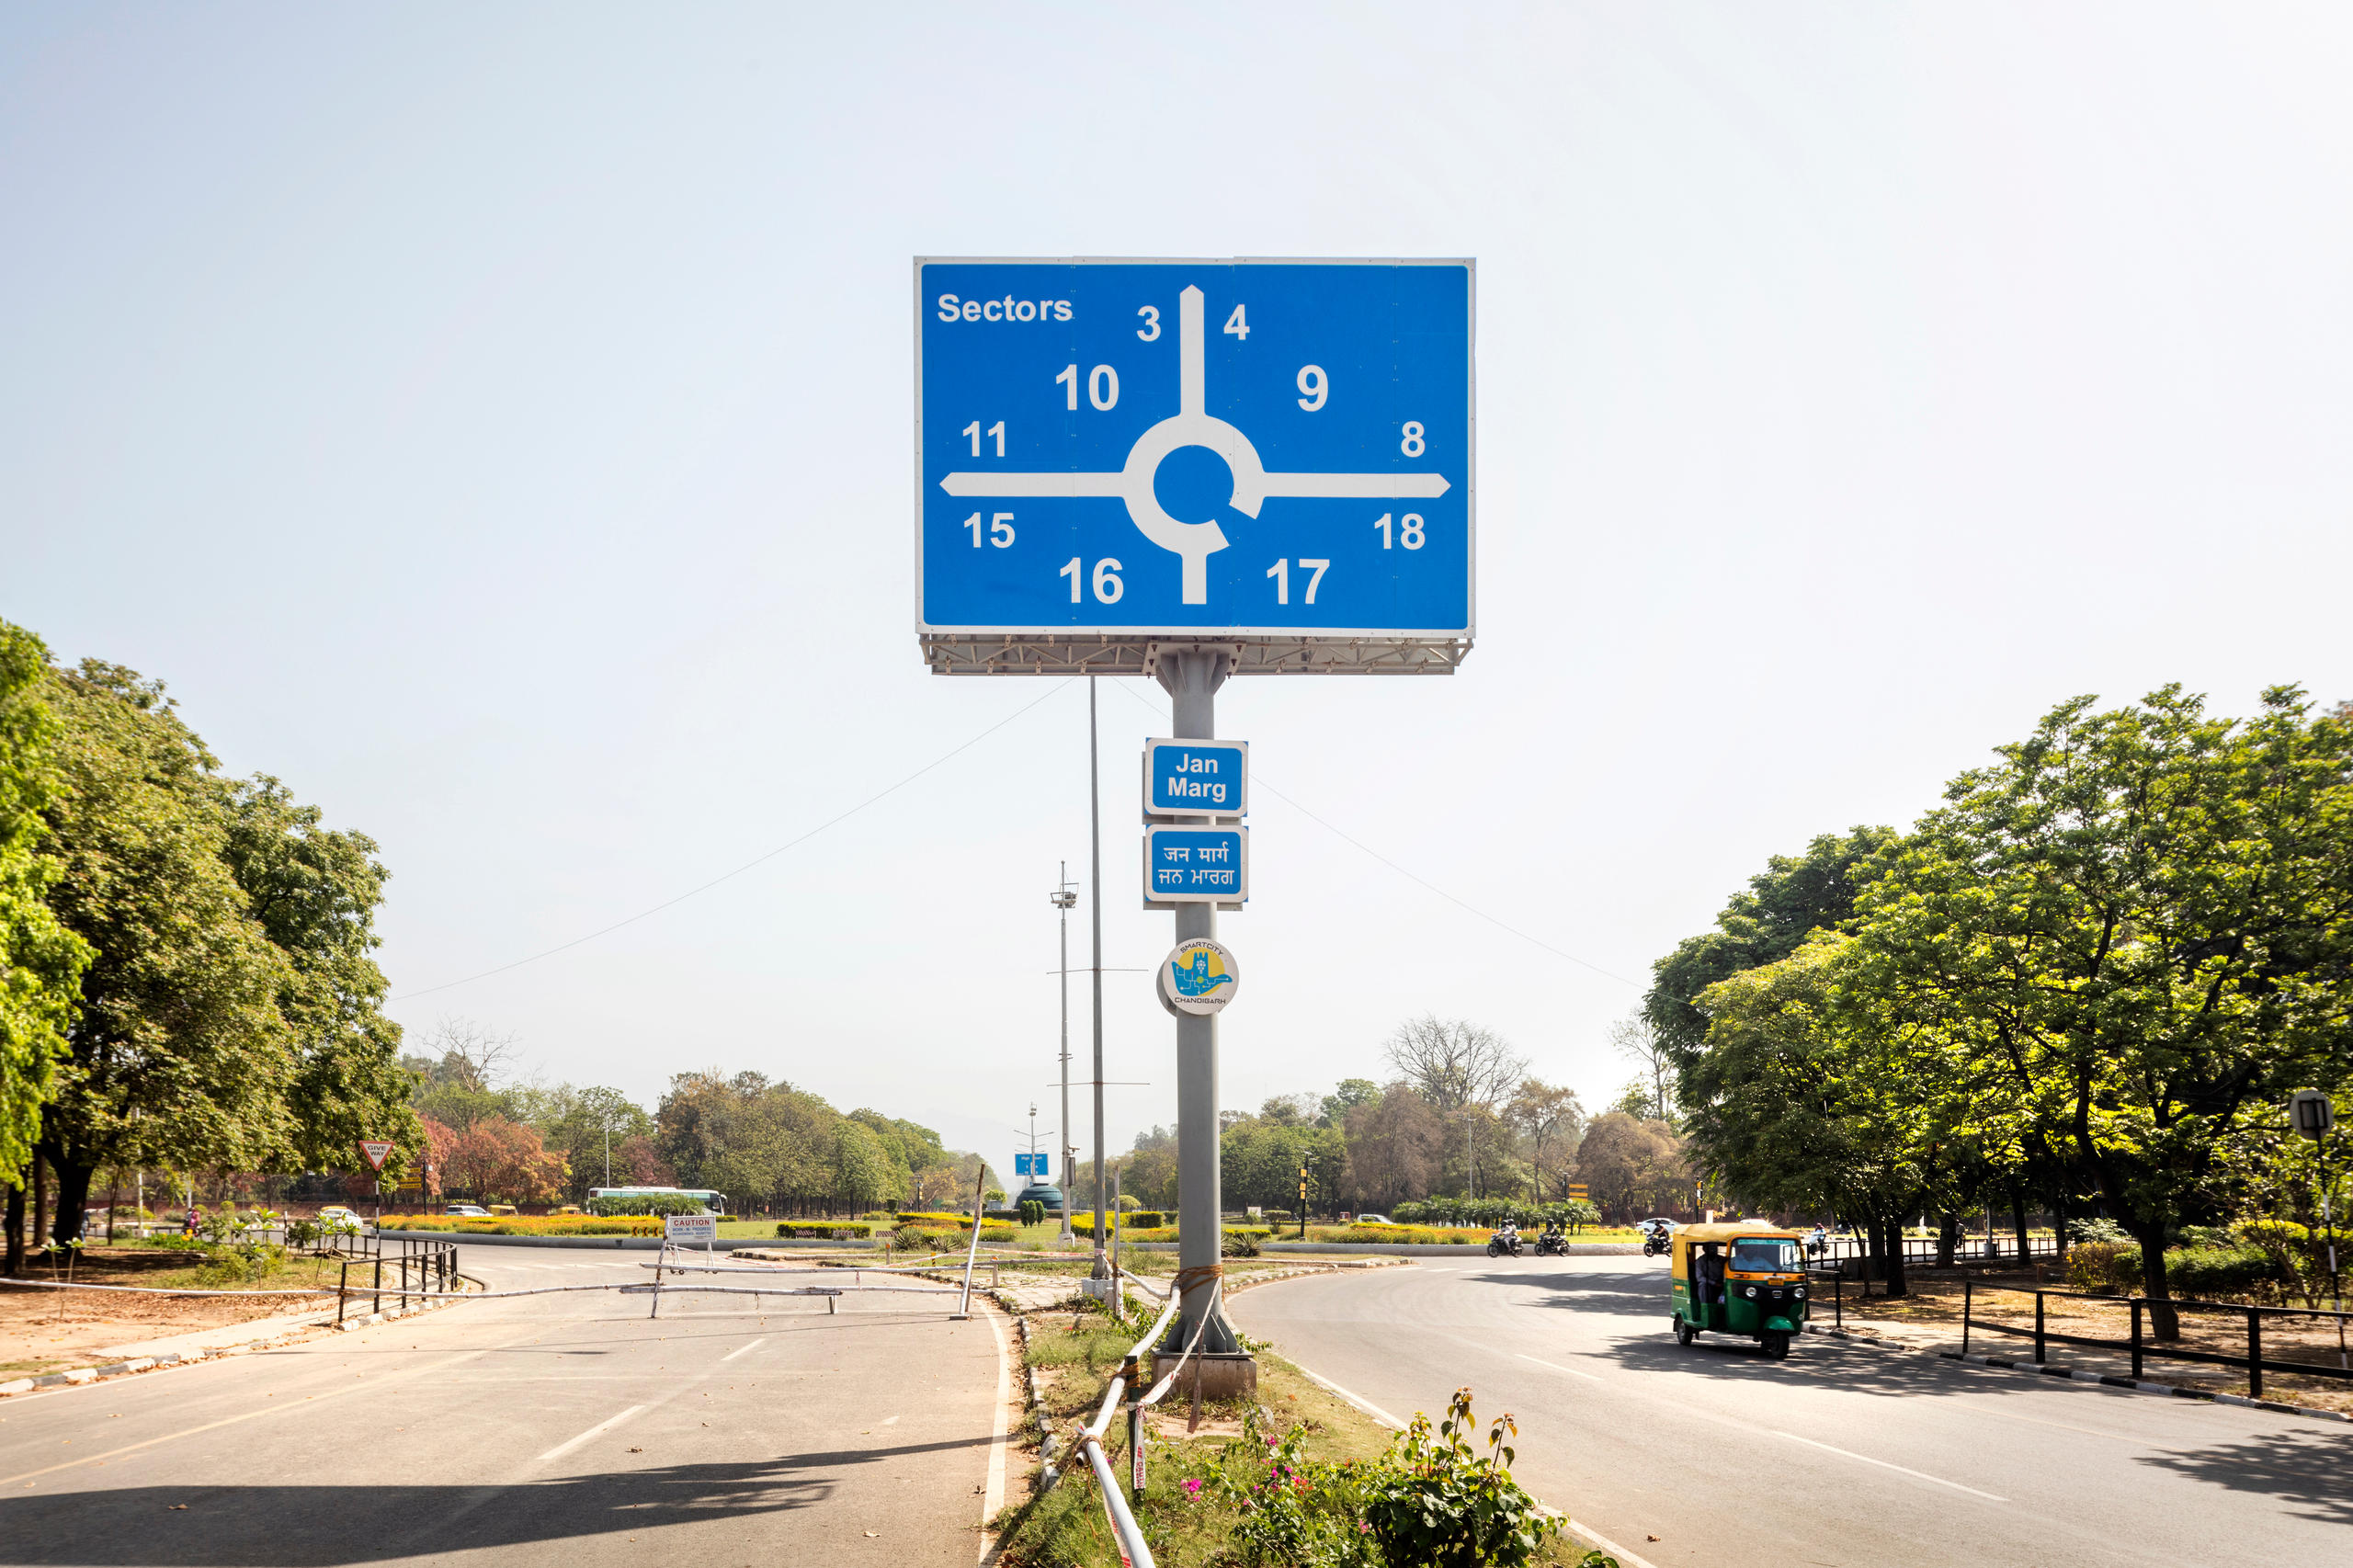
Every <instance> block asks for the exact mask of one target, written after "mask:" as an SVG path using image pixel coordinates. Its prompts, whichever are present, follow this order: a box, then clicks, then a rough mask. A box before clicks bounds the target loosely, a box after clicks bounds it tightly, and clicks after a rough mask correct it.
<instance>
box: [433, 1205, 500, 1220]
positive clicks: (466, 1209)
mask: <svg viewBox="0 0 2353 1568" xmlns="http://www.w3.org/2000/svg"><path fill="white" fill-rule="evenodd" d="M441 1212H442V1213H444V1214H454V1215H456V1216H457V1217H458V1218H459V1219H460V1220H487V1219H489V1218H490V1210H487V1209H485V1208H483V1206H482V1205H481V1204H479V1203H452V1204H450V1205H449V1207H448V1208H447V1209H444V1210H441Z"/></svg>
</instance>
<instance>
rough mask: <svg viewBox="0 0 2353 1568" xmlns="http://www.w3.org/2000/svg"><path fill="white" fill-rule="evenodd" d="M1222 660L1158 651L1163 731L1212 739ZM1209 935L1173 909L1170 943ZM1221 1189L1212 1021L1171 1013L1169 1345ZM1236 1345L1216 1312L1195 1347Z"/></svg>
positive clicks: (1199, 1283)
mask: <svg viewBox="0 0 2353 1568" xmlns="http://www.w3.org/2000/svg"><path fill="white" fill-rule="evenodd" d="M1227 666H1228V658H1227V655H1226V654H1224V653H1206V652H1196V653H1165V654H1163V655H1162V656H1161V658H1160V661H1159V665H1158V675H1159V679H1160V684H1161V685H1162V686H1164V687H1167V688H1168V695H1169V699H1170V707H1171V709H1172V710H1173V711H1172V715H1171V717H1172V721H1173V722H1172V723H1171V724H1170V727H1169V732H1168V733H1170V734H1171V735H1172V736H1174V737H1175V738H1176V739H1178V740H1187V741H1206V740H1212V739H1215V738H1216V735H1217V700H1216V699H1217V688H1218V687H1220V686H1222V685H1223V684H1224V683H1225V676H1226V670H1227ZM1216 935H1217V909H1216V906H1215V905H1213V904H1207V903H1180V904H1178V905H1177V906H1176V939H1177V940H1178V941H1180V942H1183V941H1187V940H1189V939H1191V938H1192V937H1205V938H1213V937H1216ZM1222 1206H1223V1192H1222V1188H1221V1187H1220V1182H1219V1171H1218V1125H1217V1018H1216V1017H1215V1016H1214V1015H1212V1016H1211V1017H1195V1016H1194V1015H1192V1014H1190V1013H1179V1014H1178V1015H1177V1016H1176V1261H1177V1265H1178V1267H1180V1268H1181V1269H1185V1270H1188V1271H1198V1272H1192V1273H1190V1274H1189V1278H1190V1279H1191V1280H1192V1288H1191V1289H1190V1290H1187V1291H1186V1292H1185V1293H1184V1311H1183V1312H1182V1314H1181V1316H1180V1318H1179V1320H1178V1322H1177V1323H1176V1325H1175V1332H1176V1339H1175V1343H1176V1344H1177V1345H1180V1346H1181V1345H1183V1344H1185V1343H1186V1342H1188V1341H1189V1340H1190V1339H1191V1338H1192V1337H1193V1330H1194V1326H1195V1325H1196V1324H1199V1322H1200V1321H1201V1316H1202V1314H1203V1313H1204V1312H1206V1311H1208V1309H1209V1306H1210V1291H1211V1288H1212V1284H1213V1281H1214V1279H1215V1278H1216V1276H1215V1274H1214V1273H1213V1272H1212V1270H1213V1269H1214V1268H1215V1267H1216V1266H1217V1265H1218V1263H1219V1262H1220V1260H1221V1256H1222V1244H1223V1242H1224V1231H1223V1227H1222V1221H1221V1219H1220V1210H1221V1209H1222ZM1240 1348H1241V1345H1240V1343H1239V1342H1238V1341H1237V1340H1236V1339H1235V1338H1234V1337H1233V1327H1232V1325H1230V1324H1227V1322H1226V1321H1225V1313H1224V1312H1222V1311H1220V1312H1216V1313H1215V1314H1214V1315H1213V1316H1212V1317H1211V1322H1210V1324H1209V1326H1208V1328H1207V1330H1206V1331H1204V1332H1203V1334H1202V1335H1201V1349H1202V1350H1203V1351H1205V1352H1207V1353H1208V1354H1210V1355H1221V1354H1231V1353H1233V1352H1234V1351H1237V1350H1239V1349H1240Z"/></svg>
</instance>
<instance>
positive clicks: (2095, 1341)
mask: <svg viewBox="0 0 2353 1568" xmlns="http://www.w3.org/2000/svg"><path fill="white" fill-rule="evenodd" d="M1988 1289H1989V1290H2004V1288H2003V1287H1989V1288H1988ZM2006 1293H2009V1294H2029V1293H2030V1294H2031V1295H2032V1296H2033V1297H2034V1326H2033V1327H2032V1328H2021V1327H2018V1325H2016V1324H2003V1323H1995V1322H1992V1321H1989V1320H1986V1319H1983V1318H1980V1317H1978V1316H1977V1301H1976V1295H1977V1285H1976V1281H1974V1280H1963V1281H1962V1282H1961V1354H1962V1355H1964V1356H1966V1355H1967V1354H1969V1339H1970V1335H1972V1333H1974V1334H2002V1335H2011V1336H2013V1337H2016V1338H2019V1339H2030V1340H2032V1341H2033V1342H2034V1359H2035V1362H2036V1364H2037V1365H2040V1364H2041V1363H2042V1362H2043V1361H2044V1360H2045V1359H2046V1357H2045V1354H2044V1353H2045V1351H2046V1350H2047V1349H2048V1348H2049V1346H2052V1345H2077V1346H2085V1347H2086V1348H2090V1349H2097V1350H2114V1351H2122V1352H2123V1353H2125V1354H2126V1355H2128V1356H2130V1357H2131V1361H2132V1377H2133V1379H2134V1381H2139V1379H2140V1377H2141V1372H2142V1365H2143V1362H2144V1361H2145V1360H2148V1359H2150V1358H2155V1359H2159V1360H2169V1361H2197V1362H2203V1363H2206V1364H2209V1365H2212V1366H2219V1367H2231V1368H2236V1369H2244V1370H2245V1373H2246V1381H2247V1392H2248V1393H2249V1394H2250V1395H2251V1396H2253V1397H2255V1398H2258V1399H2259V1398H2261V1397H2262V1395H2263V1374H2264V1373H2265V1372H2266V1371H2272V1372H2286V1373H2292V1374H2293V1375H2295V1376H2298V1377H2307V1378H2336V1379H2338V1380H2341V1381H2353V1356H2348V1354H2347V1347H2346V1333H2347V1325H2348V1324H2353V1312H2330V1311H2328V1310H2326V1309H2325V1308H2318V1307H2256V1306H2246V1305H2242V1304H2241V1303H2239V1302H2235V1301H2177V1300H2166V1301H2150V1300H2149V1299H2148V1298H2147V1297H2145V1296H2100V1295H2094V1294H2092V1293H2090V1292H2088V1291H2082V1290H2035V1291H2031V1292H2028V1291H2024V1290H2007V1291H2006ZM2045 1301H2097V1302H2101V1303H2103V1304H2105V1305H2108V1306H2111V1307H2116V1306H2121V1307H2124V1308H2127V1309H2128V1310H2129V1311H2130V1312H2131V1333H2130V1335H2129V1336H2128V1337H2126V1338H2123V1339H2107V1338H2101V1337H2097V1336H2095V1335H2082V1334H2071V1333H2065V1332H2063V1331H2061V1330H2059V1329H2055V1328H2052V1326H2050V1323H2049V1321H2048V1312H2047V1309H2046V1308H2045V1306H2044V1302H2045ZM2157 1306H2164V1307H2170V1308H2172V1309H2173V1310H2174V1311H2175V1312H2190V1313H2200V1312H2213V1313H2230V1312H2236V1313H2239V1314H2240V1315H2241V1316H2243V1317H2244V1318H2245V1334H2246V1349H2245V1353H2243V1354H2241V1353H2235V1352H2225V1351H2219V1350H2200V1349H2195V1348H2185V1347H2184V1346H2181V1345H2180V1344H2179V1343H2177V1342H2176V1341H2173V1340H2157V1339H2153V1338H2151V1337H2150V1336H2149V1335H2148V1333H2147V1332H2146V1329H2147V1320H2148V1316H2149V1312H2150V1310H2151V1308H2153V1307H2157ZM2290 1318H2301V1319H2304V1320H2306V1321H2311V1322H2318V1323H2320V1324H2324V1325H2325V1324H2335V1325H2336V1366H2333V1367H2332V1366H2329V1365H2328V1364H2327V1363H2326V1362H2325V1361H2302V1360H2287V1359H2283V1358H2279V1357H2278V1356H2274V1355H2269V1354H2267V1353H2266V1352H2265V1350H2264V1346H2263V1325H2264V1324H2265V1322H2266V1321H2267V1320H2269V1321H2271V1322H2275V1323H2276V1322H2279V1321H2281V1320H2284V1319H2290ZM2322 1354H2324V1355H2325V1354H2326V1352H2325V1350H2324V1351H2323V1352H2322Z"/></svg>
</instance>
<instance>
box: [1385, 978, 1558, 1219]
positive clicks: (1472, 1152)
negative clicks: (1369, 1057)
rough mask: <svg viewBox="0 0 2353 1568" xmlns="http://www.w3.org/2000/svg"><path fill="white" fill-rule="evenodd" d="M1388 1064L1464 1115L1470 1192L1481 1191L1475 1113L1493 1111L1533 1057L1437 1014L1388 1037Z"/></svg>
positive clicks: (1488, 1032) (1434, 1101)
mask: <svg viewBox="0 0 2353 1568" xmlns="http://www.w3.org/2000/svg"><path fill="white" fill-rule="evenodd" d="M1388 1051H1389V1063H1390V1065H1391V1066H1392V1067H1394V1068H1396V1069H1397V1071H1398V1072H1400V1073H1402V1074H1404V1075H1405V1078H1406V1080H1407V1081H1408V1082H1410V1083H1411V1084H1412V1085H1414V1087H1415V1088H1416V1089H1418V1090H1420V1091H1421V1096H1422V1098H1424V1099H1426V1100H1427V1101H1428V1102H1429V1103H1430V1105H1431V1106H1432V1107H1434V1108H1436V1109H1438V1111H1440V1112H1441V1113H1444V1114H1446V1115H1449V1116H1453V1115H1460V1116H1461V1117H1462V1119H1463V1120H1462V1146H1463V1155H1464V1164H1465V1174H1466V1175H1467V1176H1468V1177H1469V1186H1470V1189H1471V1191H1470V1196H1472V1197H1476V1196H1478V1191H1479V1149H1478V1143H1477V1141H1476V1136H1475V1134H1474V1132H1473V1131H1472V1129H1473V1120H1472V1117H1471V1116H1470V1114H1469V1113H1470V1112H1471V1111H1472V1109H1474V1108H1476V1109H1478V1110H1483V1111H1489V1112H1492V1111H1493V1110H1494V1109H1495V1102H1496V1101H1497V1100H1500V1099H1502V1098H1503V1097H1504V1096H1506V1095H1507V1094H1509V1093H1511V1091H1512V1090H1513V1088H1514V1087H1516V1086H1517V1085H1518V1083H1519V1081H1520V1080H1521V1079H1522V1078H1524V1077H1526V1076H1527V1075H1528V1058H1526V1057H1525V1056H1522V1055H1520V1054H1519V1053H1518V1051H1514V1050H1512V1048H1511V1047H1510V1045H1509V1044H1507V1043H1506V1041H1505V1040H1504V1038H1503V1036H1501V1035H1499V1034H1497V1033H1495V1031H1494V1030H1493V1029H1487V1028H1480V1027H1479V1026H1478V1025H1477V1024H1473V1023H1469V1022H1466V1021H1465V1020H1463V1019H1461V1018H1452V1019H1443V1018H1440V1017H1438V1016H1437V1015H1435V1014H1424V1015H1423V1016H1422V1017H1418V1018H1408V1019H1406V1020H1405V1021H1404V1023H1402V1024H1400V1025H1398V1026H1397V1032H1396V1033H1395V1034H1393V1035H1391V1036H1390V1037H1389V1046H1388Z"/></svg>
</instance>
